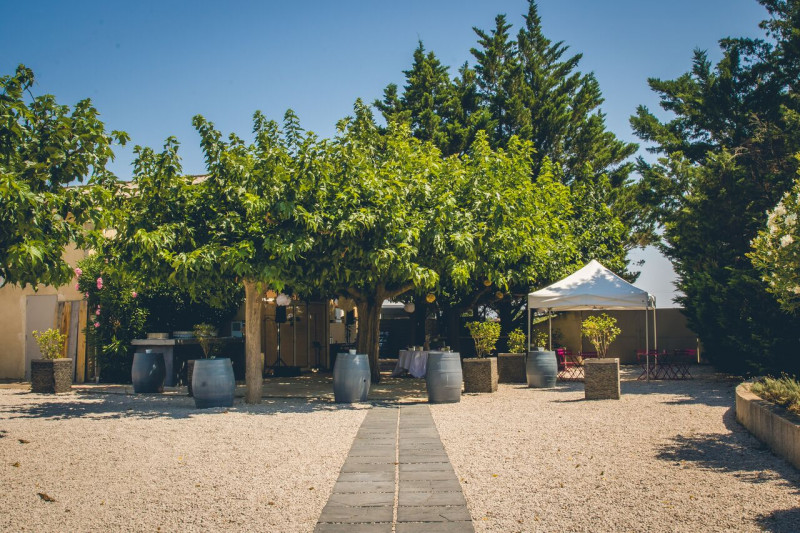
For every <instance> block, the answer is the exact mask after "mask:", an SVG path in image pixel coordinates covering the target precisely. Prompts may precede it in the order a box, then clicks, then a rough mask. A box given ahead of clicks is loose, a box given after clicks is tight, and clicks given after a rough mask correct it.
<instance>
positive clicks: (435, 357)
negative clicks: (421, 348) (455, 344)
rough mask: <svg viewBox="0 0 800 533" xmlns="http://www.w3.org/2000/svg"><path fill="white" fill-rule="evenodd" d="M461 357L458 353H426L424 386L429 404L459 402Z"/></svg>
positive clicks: (461, 379) (461, 378)
mask: <svg viewBox="0 0 800 533" xmlns="http://www.w3.org/2000/svg"><path fill="white" fill-rule="evenodd" d="M463 381H464V380H463V376H462V373H461V355H460V354H459V353H458V352H430V353H428V368H427V370H426V372H425V384H426V385H427V388H428V401H429V402H430V403H457V402H460V401H461V385H462V383H463Z"/></svg>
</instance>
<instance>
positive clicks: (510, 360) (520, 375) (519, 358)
mask: <svg viewBox="0 0 800 533" xmlns="http://www.w3.org/2000/svg"><path fill="white" fill-rule="evenodd" d="M527 351H528V350H527V337H526V335H525V333H523V332H522V330H521V329H520V328H517V329H515V330H514V331H511V332H509V334H508V353H498V354H497V376H498V381H499V382H500V383H525V353H526V352H527Z"/></svg>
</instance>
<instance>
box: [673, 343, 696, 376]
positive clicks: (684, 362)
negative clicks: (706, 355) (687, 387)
mask: <svg viewBox="0 0 800 533" xmlns="http://www.w3.org/2000/svg"><path fill="white" fill-rule="evenodd" d="M672 357H673V361H672V366H673V379H692V374H691V373H689V365H690V364H692V363H694V362H695V361H697V350H695V349H692V348H684V349H682V350H675V351H674V352H673V355H672Z"/></svg>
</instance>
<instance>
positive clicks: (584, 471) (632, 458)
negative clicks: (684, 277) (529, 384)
mask: <svg viewBox="0 0 800 533" xmlns="http://www.w3.org/2000/svg"><path fill="white" fill-rule="evenodd" d="M736 384H737V382H734V381H729V380H724V379H722V378H721V377H717V376H705V377H703V378H701V379H695V380H692V381H685V382H675V381H672V382H669V381H666V382H651V383H649V384H648V383H644V382H636V381H625V382H623V384H622V392H623V396H622V399H621V400H601V401H585V400H584V399H583V397H584V392H583V384H582V383H568V384H563V385H562V384H559V386H558V387H557V388H556V389H551V390H533V389H528V388H526V387H524V386H523V385H500V389H499V391H498V392H497V393H495V394H477V395H464V397H463V398H462V401H461V403H460V404H450V405H435V406H431V411H432V412H433V417H434V420H435V421H436V425H437V427H438V429H439V432H440V434H441V437H442V441H443V442H444V445H445V448H446V450H447V453H448V454H449V456H450V460H451V462H452V463H453V466H454V467H455V470H456V473H457V475H458V476H459V479H460V480H461V482H462V487H463V489H464V494H465V496H466V499H467V504H468V507H469V510H470V513H471V514H472V518H473V520H474V522H475V528H476V531H479V532H480V531H503V532H513V531H586V532H605V531H608V532H610V531H646V532H661V531H669V532H678V531H680V532H683V531H686V532H696V531H704V532H716V531H736V532H746V531H776V532H778V531H780V532H790V531H794V532H796V531H800V473H798V471H797V470H795V469H794V468H793V467H792V466H791V465H790V464H789V463H787V462H785V461H784V460H782V459H780V458H778V457H776V456H775V455H773V454H772V453H771V452H770V451H769V450H768V449H766V448H765V447H764V446H762V445H761V444H760V443H759V442H758V441H757V440H756V439H755V438H753V437H751V436H750V434H749V433H748V432H747V431H746V430H745V429H744V428H743V427H741V426H740V425H739V424H738V423H737V422H736V418H735V411H734V407H733V406H734V389H735V386H736Z"/></svg>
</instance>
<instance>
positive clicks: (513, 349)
mask: <svg viewBox="0 0 800 533" xmlns="http://www.w3.org/2000/svg"><path fill="white" fill-rule="evenodd" d="M526 340H527V338H526V337H525V334H524V333H523V332H522V330H521V329H520V328H517V329H515V330H514V331H512V332H510V333H509V334H508V351H509V352H510V353H525V352H526V351H528V348H527V346H526V345H525V341H526Z"/></svg>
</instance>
